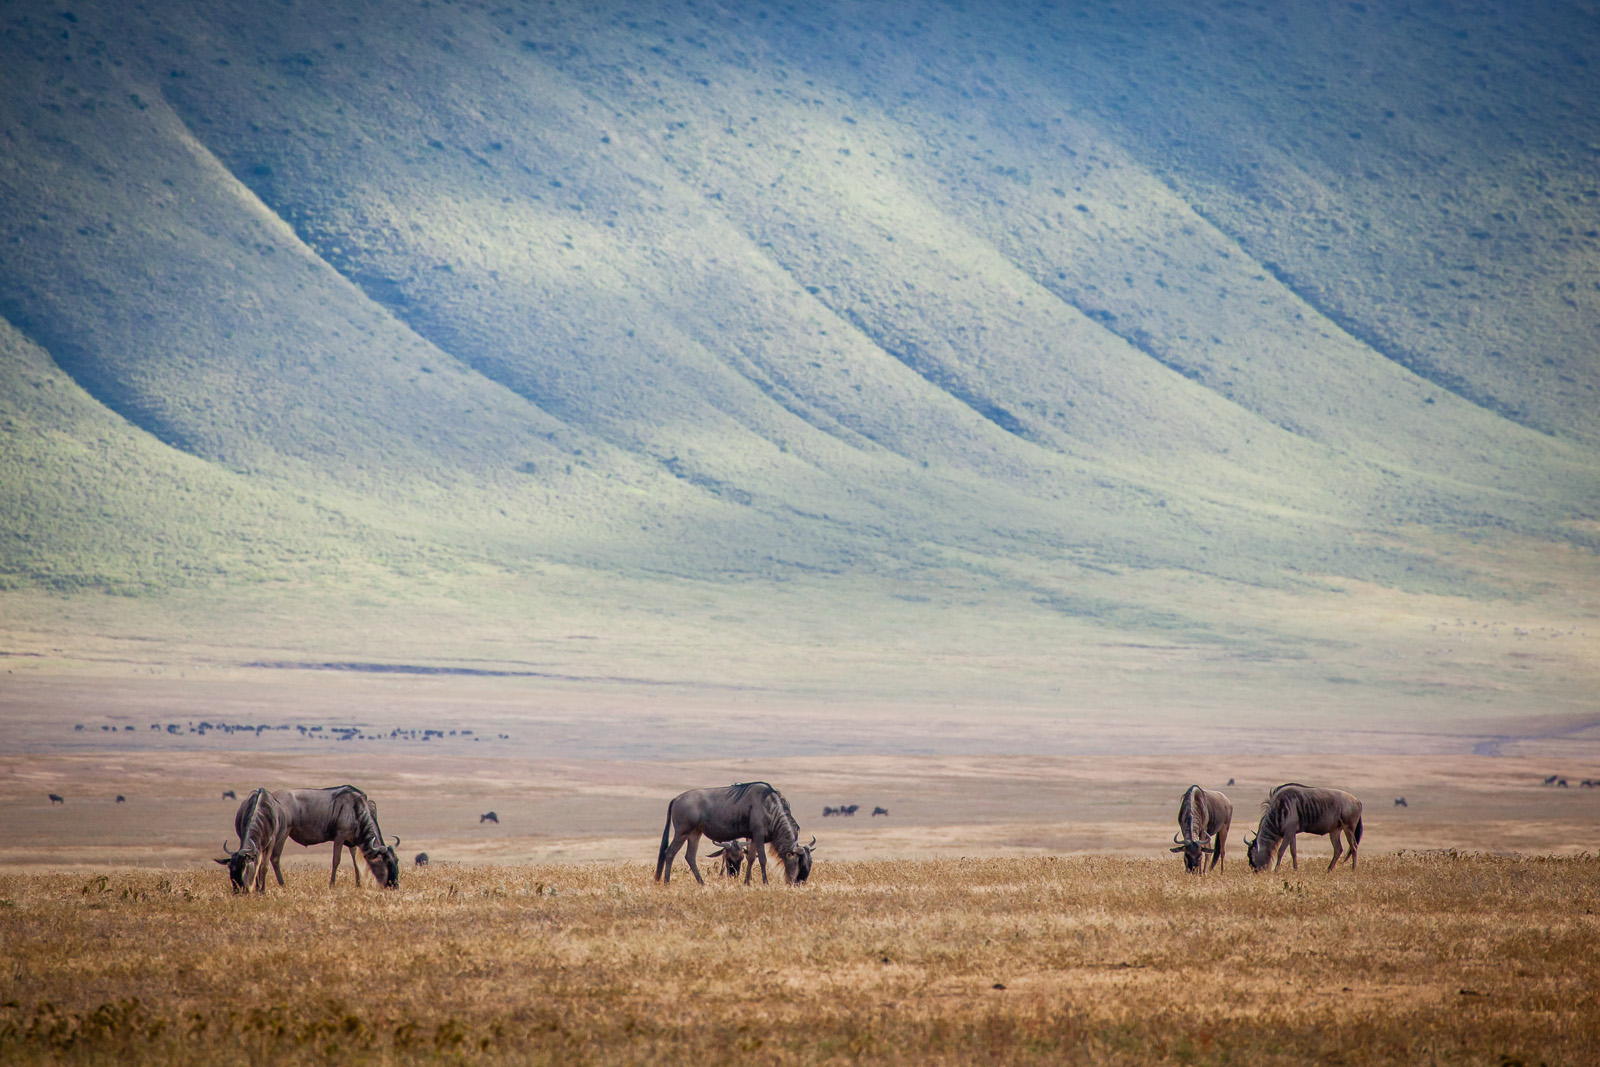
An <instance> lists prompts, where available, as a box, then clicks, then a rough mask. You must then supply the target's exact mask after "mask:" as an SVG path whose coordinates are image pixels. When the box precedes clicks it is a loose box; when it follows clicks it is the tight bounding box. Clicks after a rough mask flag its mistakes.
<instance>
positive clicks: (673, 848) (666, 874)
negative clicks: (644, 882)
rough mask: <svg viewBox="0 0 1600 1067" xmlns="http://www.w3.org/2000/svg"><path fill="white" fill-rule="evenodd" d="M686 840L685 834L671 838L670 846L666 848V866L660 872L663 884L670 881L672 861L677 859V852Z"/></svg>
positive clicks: (687, 838)
mask: <svg viewBox="0 0 1600 1067" xmlns="http://www.w3.org/2000/svg"><path fill="white" fill-rule="evenodd" d="M687 840H689V837H688V835H687V834H678V835H677V836H675V837H673V839H672V844H671V845H670V846H669V847H668V848H667V863H666V866H665V868H664V869H663V870H662V872H661V880H662V881H663V882H670V881H672V861H673V860H675V859H677V858H678V850H679V849H680V848H682V847H683V844H684V842H685V841H687Z"/></svg>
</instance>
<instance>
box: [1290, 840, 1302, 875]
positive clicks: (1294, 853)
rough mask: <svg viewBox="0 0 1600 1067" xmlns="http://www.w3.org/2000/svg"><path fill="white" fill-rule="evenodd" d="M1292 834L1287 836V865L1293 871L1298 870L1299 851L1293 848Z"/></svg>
mask: <svg viewBox="0 0 1600 1067" xmlns="http://www.w3.org/2000/svg"><path fill="white" fill-rule="evenodd" d="M1295 836H1296V835H1294V834H1290V835H1289V865H1290V866H1291V867H1293V868H1294V869H1295V870H1297V871H1298V870H1299V869H1300V850H1299V849H1297V848H1295V847H1294V839H1295Z"/></svg>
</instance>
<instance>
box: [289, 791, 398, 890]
mask: <svg viewBox="0 0 1600 1067" xmlns="http://www.w3.org/2000/svg"><path fill="white" fill-rule="evenodd" d="M272 795H273V797H274V798H275V799H276V800H277V801H278V803H279V804H281V805H283V810H284V816H285V820H286V825H285V827H284V829H283V831H282V832H281V833H280V834H279V835H278V842H277V844H276V846H275V847H274V848H273V851H272V870H273V872H274V873H277V871H278V857H279V856H280V855H282V854H283V842H284V840H285V839H286V838H289V839H293V841H294V843H295V844H297V845H307V846H310V845H323V844H327V843H328V842H329V841H332V842H333V871H332V872H331V873H330V874H329V876H328V885H330V886H332V885H333V884H334V883H335V882H336V881H337V880H338V878H339V853H340V852H341V851H342V850H343V849H346V848H348V849H349V850H350V867H351V870H352V871H353V872H354V873H355V878H356V885H357V886H360V885H361V867H360V865H359V864H358V863H357V862H356V849H357V848H359V849H360V850H361V857H362V858H363V859H365V860H366V861H367V868H368V869H369V870H370V871H371V872H372V877H373V878H374V879H375V880H376V881H377V883H378V885H379V886H380V887H382V888H384V889H393V888H395V887H396V886H398V885H399V884H400V860H399V859H398V858H397V857H396V856H395V853H394V850H395V849H396V848H397V847H399V845H400V839H399V838H398V837H397V838H395V839H394V844H393V845H389V844H386V843H385V842H384V839H383V831H381V830H379V829H378V805H376V804H374V803H373V802H372V800H371V799H369V798H368V796H367V794H365V793H363V792H362V791H361V790H359V789H357V788H356V787H355V786H353V785H337V786H331V787H329V788H327V789H283V790H280V791H278V792H276V793H274V794H272ZM278 881H279V883H282V882H283V875H281V874H279V875H278Z"/></svg>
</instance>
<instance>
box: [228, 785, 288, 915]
mask: <svg viewBox="0 0 1600 1067" xmlns="http://www.w3.org/2000/svg"><path fill="white" fill-rule="evenodd" d="M285 829H286V823H285V817H284V810H283V805H282V804H280V803H278V800H277V798H276V797H274V796H273V795H272V794H271V793H269V792H268V791H267V790H266V789H257V790H256V791H255V792H253V793H251V794H250V795H249V796H247V797H245V798H244V803H243V804H240V805H239V810H238V811H236V812H234V814H233V831H234V833H236V834H238V835H239V849H238V851H237V852H234V851H230V850H229V848H228V843H227V842H226V841H224V842H223V843H222V850H223V851H224V852H227V853H228V858H227V859H225V860H218V861H217V862H218V863H220V864H222V865H223V866H224V867H226V868H228V878H229V879H231V880H232V882H233V891H234V892H235V893H248V892H250V890H252V889H254V890H255V891H256V892H257V893H265V892H266V891H267V863H268V861H269V860H270V861H271V863H272V869H273V873H275V874H277V877H278V884H279V885H280V886H281V885H282V884H283V874H282V873H281V872H279V871H278V863H277V856H276V854H275V853H274V851H273V850H274V849H281V848H282V847H283V845H282V844H281V842H282V841H283V834H284V831H285Z"/></svg>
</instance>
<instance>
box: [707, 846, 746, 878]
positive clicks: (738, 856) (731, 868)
mask: <svg viewBox="0 0 1600 1067" xmlns="http://www.w3.org/2000/svg"><path fill="white" fill-rule="evenodd" d="M711 843H712V844H713V845H716V846H717V850H716V851H715V852H712V853H710V854H709V855H707V856H706V859H708V860H714V859H716V858H717V857H718V856H721V857H722V869H723V871H724V872H725V873H726V874H727V876H728V877H729V878H737V877H739V868H740V867H742V866H744V865H746V864H749V865H754V864H755V862H756V849H755V846H754V845H752V844H751V843H750V842H749V841H747V840H745V839H744V838H742V837H741V838H740V839H739V840H737V841H713V842H711Z"/></svg>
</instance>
